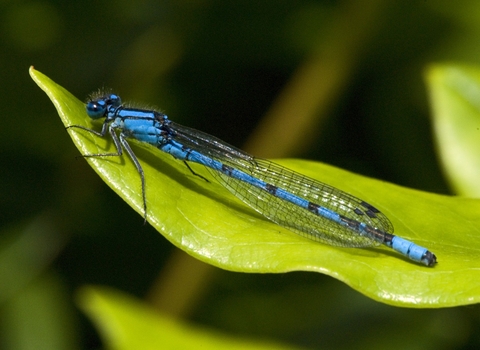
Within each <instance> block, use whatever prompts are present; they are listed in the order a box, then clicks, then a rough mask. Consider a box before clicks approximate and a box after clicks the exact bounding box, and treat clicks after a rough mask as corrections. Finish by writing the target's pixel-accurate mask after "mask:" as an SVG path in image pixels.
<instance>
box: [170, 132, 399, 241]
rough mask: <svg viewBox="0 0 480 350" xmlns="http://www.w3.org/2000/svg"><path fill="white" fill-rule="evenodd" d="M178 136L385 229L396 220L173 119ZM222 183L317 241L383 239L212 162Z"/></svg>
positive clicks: (207, 152)
mask: <svg viewBox="0 0 480 350" xmlns="http://www.w3.org/2000/svg"><path fill="white" fill-rule="evenodd" d="M170 127H171V128H172V130H174V131H175V133H176V134H175V136H174V138H175V140H177V141H178V142H180V143H181V144H183V145H184V146H185V147H188V148H192V149H194V150H196V151H197V152H200V153H202V154H204V155H206V156H209V157H211V158H212V159H215V160H217V161H219V162H221V163H223V164H225V165H228V166H230V167H233V168H235V169H238V170H240V171H242V172H244V173H246V174H249V175H251V176H253V177H255V178H258V179H261V180H263V181H264V182H266V183H268V184H271V185H274V186H277V187H279V188H282V189H284V190H286V191H288V192H290V193H292V194H294V195H295V196H298V197H301V198H304V199H306V200H308V201H310V202H312V203H315V204H317V205H319V206H322V207H324V208H327V209H329V210H332V211H335V212H337V213H338V214H340V215H342V216H344V217H346V218H348V219H351V220H355V221H358V222H362V223H365V224H366V225H368V226H370V227H372V228H376V229H378V230H381V231H383V232H389V233H392V232H393V225H392V224H391V223H390V221H389V220H388V218H387V217H386V216H385V215H383V214H382V213H381V212H379V211H378V210H377V209H376V208H374V207H373V206H371V205H369V204H368V203H366V202H364V201H363V200H361V199H359V198H356V197H354V196H352V195H349V194H347V193H345V192H343V191H340V190H338V189H336V188H334V187H332V186H329V185H327V184H324V183H322V182H320V181H316V180H313V179H311V178H308V177H306V176H304V175H301V174H299V173H296V172H294V171H292V170H289V169H287V168H285V167H282V166H280V165H278V164H275V163H273V162H271V161H268V160H265V159H259V158H254V157H252V156H250V155H249V154H247V153H245V152H243V151H241V150H239V149H237V148H235V147H233V146H230V145H228V144H226V143H224V142H223V141H221V140H219V139H217V138H215V137H213V136H210V135H208V134H206V133H202V132H200V131H198V130H195V129H191V128H187V127H184V126H181V125H178V124H174V123H171V125H170ZM207 169H209V171H210V172H211V173H212V175H213V176H214V177H215V179H216V180H218V181H219V182H220V183H221V184H222V185H223V186H225V187H226V188H227V189H228V190H230V191H231V192H232V193H233V194H234V195H235V196H237V197H238V198H239V199H241V200H242V201H243V202H245V203H246V204H248V205H249V206H251V207H252V208H254V209H255V210H257V211H258V212H259V213H261V214H262V215H264V216H265V217H267V218H268V219H270V220H272V221H273V222H275V223H277V224H279V225H281V226H283V227H286V228H288V229H289V230H291V231H293V232H295V233H297V234H299V235H301V236H304V237H307V238H309V239H312V240H315V241H321V242H325V243H328V244H330V245H335V246H345V247H368V246H374V245H379V244H381V242H380V241H377V240H375V239H373V238H371V237H368V236H362V235H359V234H358V233H357V232H355V231H353V230H351V229H349V228H347V227H345V226H342V225H340V224H337V223H335V222H333V221H331V220H329V219H327V218H324V217H322V216H319V215H316V214H314V213H312V212H310V211H309V210H306V209H304V208H302V207H299V206H297V205H295V204H292V203H290V202H288V201H286V200H284V199H282V198H278V197H276V196H274V195H272V194H271V193H269V192H267V191H265V190H263V189H261V188H258V187H255V186H253V185H251V184H249V183H246V182H243V181H241V180H238V179H235V178H232V177H230V176H228V175H226V174H224V173H222V172H219V171H216V170H214V169H211V168H208V167H207Z"/></svg>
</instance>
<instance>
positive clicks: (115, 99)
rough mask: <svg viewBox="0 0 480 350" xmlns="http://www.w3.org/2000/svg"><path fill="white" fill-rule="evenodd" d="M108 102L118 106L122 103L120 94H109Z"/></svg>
mask: <svg viewBox="0 0 480 350" xmlns="http://www.w3.org/2000/svg"><path fill="white" fill-rule="evenodd" d="M108 104H109V105H112V106H114V107H119V106H120V105H121V104H122V100H121V99H120V96H118V95H115V94H111V95H110V96H108Z"/></svg>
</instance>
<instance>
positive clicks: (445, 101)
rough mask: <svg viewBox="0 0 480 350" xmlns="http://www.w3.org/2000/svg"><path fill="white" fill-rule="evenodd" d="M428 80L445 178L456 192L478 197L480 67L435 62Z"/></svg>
mask: <svg viewBox="0 0 480 350" xmlns="http://www.w3.org/2000/svg"><path fill="white" fill-rule="evenodd" d="M427 82H428V87H429V90H430V100H431V104H432V108H433V125H434V131H435V138H436V140H437V146H438V149H439V153H440V158H441V161H442V165H443V168H444V170H445V173H446V175H447V178H448V179H449V181H450V183H451V185H452V187H453V188H454V189H455V191H456V192H457V193H458V194H462V195H465V196H469V197H480V181H478V180H479V179H480V68H479V67H474V66H461V65H447V64H445V65H434V66H432V67H430V69H428V71H427Z"/></svg>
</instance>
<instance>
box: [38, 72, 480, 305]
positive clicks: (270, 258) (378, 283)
mask: <svg viewBox="0 0 480 350" xmlns="http://www.w3.org/2000/svg"><path fill="white" fill-rule="evenodd" d="M30 73H31V75H32V77H33V79H34V80H35V81H36V82H37V84H38V85H39V86H40V87H41V88H42V89H43V90H44V91H45V92H46V93H47V94H48V96H49V97H50V99H51V100H52V102H53V103H54V105H55V106H56V107H57V110H58V113H59V115H60V117H61V119H62V121H63V123H64V124H65V125H72V124H81V125H85V126H87V127H91V128H97V130H98V128H99V127H100V124H95V125H94V124H93V123H92V122H91V121H90V120H89V118H88V117H87V115H86V113H85V110H84V109H85V106H84V104H83V103H82V102H80V101H79V100H77V99H76V98H75V97H74V96H72V95H71V94H70V93H69V92H68V91H66V90H65V89H64V88H62V87H60V86H59V85H57V84H55V83H54V82H53V81H51V80H50V79H49V78H47V77H46V76H44V75H43V74H41V73H39V72H37V71H35V70H33V68H32V69H31V71H30ZM69 133H70V135H71V137H72V139H73V141H74V143H75V145H76V146H77V147H78V148H79V150H80V152H81V153H82V154H91V153H105V152H114V151H115V149H114V145H113V143H112V142H111V141H110V140H109V139H108V138H100V137H96V136H94V135H92V134H90V133H87V132H82V131H81V130H72V129H69ZM131 143H132V145H133V147H134V149H135V152H136V154H137V155H138V157H139V159H141V160H142V166H143V168H144V170H145V175H146V180H147V202H148V221H149V222H150V223H151V224H152V225H153V226H154V227H155V228H156V229H157V230H158V231H159V232H161V233H162V234H163V235H164V236H165V237H166V238H167V239H169V240H170V241H171V242H172V243H173V244H175V245H176V246H177V247H179V248H181V249H183V250H184V251H186V252H187V253H189V254H191V255H192V256H194V257H197V258H198V259H200V260H202V261H205V262H207V263H209V264H212V265H215V266H218V267H221V268H224V269H228V270H233V271H242V272H260V273H267V272H270V273H279V272H288V271H296V270H304V271H316V272H321V273H324V274H328V275H330V276H333V277H335V278H337V279H339V280H341V281H343V282H345V283H347V284H348V285H350V286H351V287H352V288H354V289H356V290H358V291H360V292H361V293H363V294H365V295H367V296H369V297H371V298H373V299H375V300H378V301H381V302H384V303H388V304H392V305H398V306H408V307H417V308H419V307H430V308H434V307H446V306H454V305H462V304H473V303H477V302H478V301H480V268H479V267H480V259H479V258H480V229H479V227H480V214H479V213H480V201H477V200H473V199H467V198H458V197H447V196H441V195H436V194H431V193H425V192H420V191H415V190H411V189H408V188H402V187H399V186H395V185H392V184H389V183H385V182H382V181H378V180H372V179H369V178H365V177H363V176H358V175H355V174H352V173H349V172H346V171H343V170H340V169H337V168H333V167H330V166H327V165H324V164H321V163H316V162H306V161H299V160H288V161H287V160H283V161H281V162H279V163H281V164H282V165H284V166H287V167H289V168H291V169H292V170H295V171H298V172H301V173H303V174H305V175H307V176H310V177H312V178H314V179H317V180H320V181H322V182H325V183H329V184H331V185H333V186H335V187H338V188H340V189H342V190H344V191H346V192H348V193H351V194H353V195H355V196H358V197H360V198H364V199H365V200H367V201H368V202H369V203H371V204H372V205H374V206H376V207H378V208H380V209H381V210H382V212H384V213H385V214H386V215H387V216H389V217H390V219H391V220H392V222H393V224H394V225H395V227H396V228H397V231H398V234H399V235H400V236H402V237H405V238H406V239H411V240H413V241H415V242H416V243H418V244H420V245H422V246H425V247H428V248H429V249H431V250H432V251H433V252H434V253H435V254H436V255H437V258H438V261H439V264H437V266H435V267H434V268H427V267H424V266H420V265H418V264H415V263H412V262H411V261H407V259H406V258H403V257H401V256H400V255H399V254H397V253H395V252H393V251H390V250H388V249H387V248H376V249H374V248H372V249H347V248H338V247H331V246H327V245H324V244H319V243H316V242H313V241H310V240H308V239H304V238H302V237H300V236H298V235H295V234H293V233H291V232H290V231H288V230H286V229H284V228H282V227H280V226H278V225H276V224H274V223H272V222H270V221H268V220H267V219H265V218H263V217H262V216H261V215H259V214H257V213H256V212H255V211H253V210H252V209H250V208H249V207H247V206H246V205H244V204H243V203H242V202H240V201H239V200H238V199H236V198H235V197H234V196H232V195H231V194H230V193H229V192H228V190H226V189H225V188H223V187H222V186H221V185H220V184H218V183H216V182H214V181H212V182H210V183H207V182H206V181H204V180H202V179H200V178H199V177H197V176H193V175H192V174H191V173H190V172H189V170H188V169H187V168H186V167H185V165H184V164H183V163H182V162H179V161H176V160H174V159H173V158H172V157H171V156H170V155H168V154H163V153H162V152H160V151H158V150H157V149H155V148H153V147H151V146H149V145H143V144H141V143H139V142H135V141H132V142H131ZM87 161H88V162H89V163H90V164H91V166H92V167H93V168H94V169H95V171H96V172H97V173H98V174H99V175H100V176H101V177H102V178H103V179H104V180H105V181H106V182H107V184H108V185H109V186H110V187H111V188H112V189H113V190H114V191H115V192H117V193H118V194H119V195H120V196H121V197H122V198H123V199H124V200H125V201H126V202H127V203H129V204H130V205H131V206H132V207H133V208H134V209H135V210H136V211H137V212H139V213H140V214H141V215H143V213H142V198H141V193H140V179H139V176H138V174H137V172H136V169H135V167H134V165H133V164H132V162H131V161H130V160H129V159H128V157H110V158H108V159H101V158H88V159H87ZM194 169H195V171H197V172H199V173H202V174H205V176H208V174H206V173H205V172H202V171H204V169H203V168H202V167H194Z"/></svg>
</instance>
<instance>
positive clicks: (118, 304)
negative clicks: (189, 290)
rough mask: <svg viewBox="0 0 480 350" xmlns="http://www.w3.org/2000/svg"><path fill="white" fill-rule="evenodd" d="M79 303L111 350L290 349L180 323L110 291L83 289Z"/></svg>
mask: <svg viewBox="0 0 480 350" xmlns="http://www.w3.org/2000/svg"><path fill="white" fill-rule="evenodd" d="M78 300H79V304H80V307H81V308H82V309H83V310H84V312H85V313H86V314H87V315H88V316H89V317H90V318H91V319H92V321H93V322H95V324H96V325H97V327H98V329H99V331H100V333H101V334H102V337H103V339H104V341H105V343H106V344H107V347H108V348H110V349H128V350H130V349H144V350H146V349H165V350H166V349H197V348H204V349H212V350H213V349H258V350H261V349H271V350H275V349H292V347H287V346H281V345H279V344H273V343H266V342H264V341H262V342H259V341H257V342H254V341H247V340H244V339H240V338H233V337H227V336H225V335H224V334H220V333H216V332H213V331H212V330H207V329H200V328H195V327H193V326H190V325H186V324H182V323H180V322H178V321H175V320H173V319H171V318H168V317H166V316H163V315H162V314H160V313H159V312H154V311H152V310H151V307H150V306H149V305H145V304H142V303H141V302H139V301H137V300H135V299H133V298H131V297H128V296H127V295H125V294H122V293H120V292H118V291H115V290H112V289H107V288H100V287H89V288H84V289H82V290H81V292H80V293H79V299H78Z"/></svg>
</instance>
